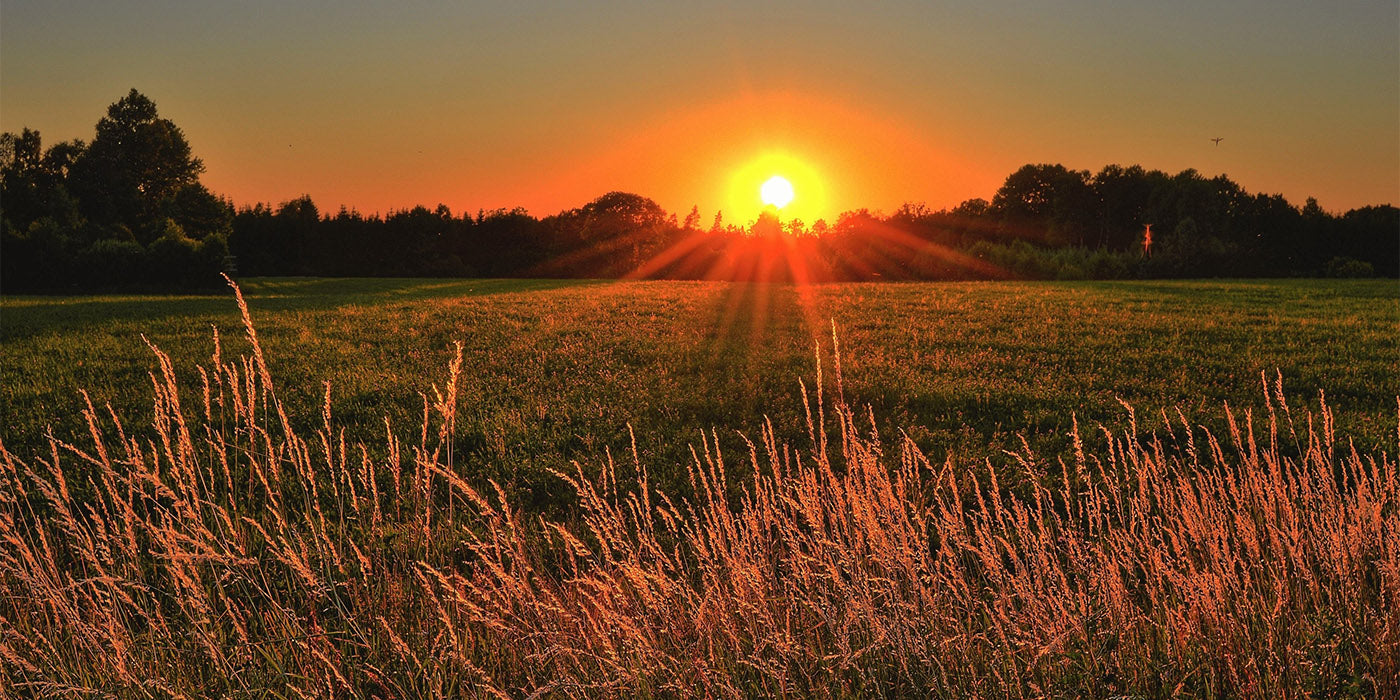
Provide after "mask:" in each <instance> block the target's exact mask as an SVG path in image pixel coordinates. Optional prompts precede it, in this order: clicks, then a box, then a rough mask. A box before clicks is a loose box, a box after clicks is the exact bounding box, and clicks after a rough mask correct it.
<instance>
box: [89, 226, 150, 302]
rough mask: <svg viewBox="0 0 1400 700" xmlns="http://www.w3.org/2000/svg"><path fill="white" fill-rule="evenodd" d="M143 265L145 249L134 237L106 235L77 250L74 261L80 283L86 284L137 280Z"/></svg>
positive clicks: (102, 285)
mask: <svg viewBox="0 0 1400 700" xmlns="http://www.w3.org/2000/svg"><path fill="white" fill-rule="evenodd" d="M145 265H146V251H145V249H144V248H142V247H141V244H140V243H137V242H136V241H123V240H116V239H111V238H106V239H103V240H100V241H97V242H96V243H93V244H92V245H90V246H88V247H86V248H84V249H82V250H81V251H79V252H78V258H77V261H76V263H75V266H76V267H77V276H78V281H79V283H80V284H81V285H82V286H84V287H88V288H97V289H110V288H113V287H119V286H122V285H126V284H131V283H132V282H135V281H137V280H139V279H140V278H141V276H142V274H143V272H144V268H145Z"/></svg>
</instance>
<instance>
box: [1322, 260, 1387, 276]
mask: <svg viewBox="0 0 1400 700" xmlns="http://www.w3.org/2000/svg"><path fill="white" fill-rule="evenodd" d="M1326 274H1327V276H1328V277H1375V276H1376V268H1374V267H1372V265H1371V263H1368V262H1366V261H1364V260H1357V259H1355V258H1345V257H1336V258H1332V259H1331V260H1329V261H1327V270H1326Z"/></svg>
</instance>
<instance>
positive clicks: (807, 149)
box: [0, 0, 1400, 224]
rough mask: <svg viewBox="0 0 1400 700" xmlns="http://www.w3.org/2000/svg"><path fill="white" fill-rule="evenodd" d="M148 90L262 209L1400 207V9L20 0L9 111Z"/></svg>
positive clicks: (215, 168)
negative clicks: (1192, 192)
mask: <svg viewBox="0 0 1400 700" xmlns="http://www.w3.org/2000/svg"><path fill="white" fill-rule="evenodd" d="M132 87H135V88H137V89H138V90H140V91H142V92H143V93H145V94H146V95H147V96H148V97H150V98H151V99H153V100H154V101H155V102H156V104H157V106H158V107H159V109H160V112H161V114H162V116H165V117H167V118H169V119H172V120H174V121H175V123H176V124H178V125H180V126H181V127H182V128H183V129H184V131H185V134H186V136H187V137H188V139H189V141H190V143H191V145H192V146H193V148H194V151H195V154H196V155H197V156H199V157H201V158H202V159H203V160H204V162H205V164H206V166H207V168H208V169H207V172H206V173H205V175H204V182H205V184H207V185H208V186H209V187H210V188H211V189H213V190H214V191H215V192H218V193H220V194H223V195H226V196H228V197H231V198H232V199H233V200H234V201H235V202H236V203H238V204H240V205H241V204H248V203H254V202H269V203H273V204H276V203H279V202H282V201H285V200H287V199H290V198H292V197H295V196H298V195H300V194H303V193H305V194H309V195H311V196H312V197H313V198H314V199H315V201H316V202H317V204H318V205H319V206H320V208H321V209H322V211H334V210H336V209H337V208H338V207H339V206H340V205H346V206H348V207H351V208H354V209H358V210H359V211H361V212H364V213H374V212H387V211H389V210H392V209H399V208H405V207H409V206H412V205H414V204H420V203H421V204H427V205H429V206H431V205H434V204H437V203H439V202H441V203H445V204H447V205H448V206H450V207H452V209H453V210H454V211H463V210H467V211H475V210H477V209H481V208H485V209H493V208H496V207H515V206H524V207H526V208H527V209H529V210H530V211H531V213H533V214H536V215H546V214H552V213H555V212H558V211H560V210H562V209H565V208H570V207H575V206H580V205H582V204H583V203H585V202H587V201H588V200H590V199H592V198H594V197H596V196H597V195H600V194H602V193H604V192H607V191H609V190H627V191H631V192H636V193H639V194H643V195H646V196H649V197H652V198H654V199H656V200H657V201H658V202H659V203H661V205H662V206H664V207H666V208H667V209H669V210H672V211H676V212H678V213H679V214H682V215H683V214H684V213H685V212H687V211H689V209H690V207H691V205H698V206H699V207H700V209H701V212H702V215H703V216H704V222H703V223H705V224H708V223H709V220H710V217H712V216H713V214H714V211H715V210H716V209H723V210H724V211H725V216H726V220H728V221H731V222H741V221H742V220H744V219H751V218H752V217H753V216H754V214H755V213H756V211H757V210H758V207H759V202H758V192H757V186H758V183H759V182H761V181H762V180H763V179H766V178H767V177H768V175H769V174H771V173H772V172H781V173H782V174H786V175H788V176H789V177H790V178H791V179H792V180H793V182H794V185H795V186H796V188H797V197H798V199H797V200H796V201H794V203H793V205H792V206H791V207H790V208H789V210H788V211H785V212H784V213H785V214H786V215H788V216H800V217H802V218H805V219H806V220H808V221H811V220H813V219H815V218H817V217H818V216H824V217H827V218H833V217H834V215H835V214H837V213H839V212H840V211H843V210H847V209H852V208H857V207H869V208H871V209H879V210H884V211H891V210H893V209H894V208H896V207H898V206H899V205H900V204H901V203H903V202H906V201H910V202H925V203H927V204H928V205H929V206H931V207H933V208H941V207H945V206H954V205H956V204H957V203H958V202H960V201H962V200H965V199H968V198H972V197H984V198H988V199H990V198H991V196H992V194H993V193H994V192H995V191H996V188H997V187H998V186H999V185H1000V184H1001V182H1002V180H1003V179H1004V178H1005V177H1006V175H1007V174H1009V173H1010V172H1012V171H1013V170H1015V169H1016V168H1017V167H1019V166H1021V165H1023V164H1026V163H1040V162H1051V163H1063V164H1065V165H1066V166H1069V167H1072V168H1077V169H1088V170H1093V171H1097V170H1098V169H1099V168H1100V167H1102V166H1103V165H1105V164H1107V163H1120V164H1124V165H1127V164H1134V163H1137V164H1141V165H1143V166H1145V167H1148V168H1158V169H1162V170H1166V171H1168V172H1177V171H1179V170H1182V169H1185V168H1196V169H1197V170H1199V171H1201V172H1202V173H1204V174H1206V175H1217V174H1221V173H1224V174H1227V175H1229V176H1230V177H1231V178H1232V179H1234V180H1235V181H1237V182H1239V183H1240V184H1241V185H1243V186H1244V187H1245V188H1246V189H1248V190H1250V191H1252V192H1265V193H1281V194H1283V195H1285V196H1287V197H1288V198H1289V200H1290V201H1293V202H1294V203H1295V204H1302V202H1303V200H1304V199H1305V198H1306V197H1308V196H1315V197H1317V198H1318V200H1319V201H1320V202H1321V204H1322V206H1323V208H1325V209H1327V210H1329V211H1343V210H1346V209H1349V208H1353V207H1357V206H1362V205H1366V204H1382V203H1400V3H1397V2H1394V1H1393V0H1390V1H1383V2H1347V1H1343V2H1325V3H1324V2H1295V1H1293V0H1272V1H1249V2H1232V3H1222V4H1217V3H1216V2H1194V1H1188V2H1175V1H1173V2H1123V1H1119V2H1107V1H1104V2H1054V3H1051V2H1045V3H1031V2H1007V1H990V0H984V1H982V2H965V3H964V2H952V3H950V2H885V3H870V4H864V3H862V4H856V3H844V2H840V3H838V2H785V3H748V2H739V3H716V2H693V3H669V2H666V3H662V2H618V3H610V4H608V5H606V6H593V7H588V6H583V4H582V3H541V2H510V3H492V4H489V5H488V4H481V5H478V4H470V5H463V4H460V3H448V2H395V3H392V4H391V3H382V4H381V3H375V4H371V3H362V2H350V1H337V2H314V3H313V2H303V3H292V2H286V1H272V2H264V1H255V2H236V3H235V2H198V1H192V0H185V1H181V2H154V1H149V0H143V1H139V2H120V3H118V2H63V1H61V0H50V1H47V2H25V1H21V0H6V1H5V2H4V4H3V6H0V129H3V130H5V131H17V130H19V129H20V128H21V127H25V126H28V127H31V128H37V129H39V130H40V131H41V132H42V133H43V135H44V137H45V141H46V143H53V142H55V141H57V140H64V139H70V138H84V139H90V138H91V137H92V134H93V127H94V124H95V123H96V122H97V120H98V118H100V117H101V116H102V115H103V113H104V111H105V109H106V107H107V105H109V104H111V103H112V102H114V101H115V100H117V99H118V98H120V97H122V96H123V95H124V94H125V93H126V91H127V90H128V89H130V88H132ZM1216 136H1219V137H1223V138H1224V140H1223V141H1222V142H1221V143H1220V145H1219V146H1215V145H1213V144H1212V143H1211V141H1210V140H1209V139H1210V138H1212V137H1216ZM751 180H752V182H751Z"/></svg>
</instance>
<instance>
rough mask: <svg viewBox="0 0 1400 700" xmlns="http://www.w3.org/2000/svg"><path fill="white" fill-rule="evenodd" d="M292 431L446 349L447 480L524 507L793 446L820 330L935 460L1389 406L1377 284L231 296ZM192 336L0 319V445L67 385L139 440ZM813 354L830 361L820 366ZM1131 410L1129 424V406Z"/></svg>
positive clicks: (449, 289)
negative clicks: (623, 466)
mask: <svg viewBox="0 0 1400 700" xmlns="http://www.w3.org/2000/svg"><path fill="white" fill-rule="evenodd" d="M245 292H246V293H247V294H248V300H249V304H250V305H251V307H252V309H253V311H254V313H256V314H257V317H258V320H259V326H260V331H261V333H262V339H263V343H264V344H265V346H266V348H267V350H268V356H269V357H270V358H271V360H270V368H269V369H270V371H271V374H272V376H273V377H274V378H275V379H277V380H279V381H280V382H281V383H282V385H283V394H282V396H281V398H282V399H283V401H285V402H286V404H287V405H288V407H289V409H290V410H291V413H292V414H293V416H297V417H300V416H305V417H307V420H306V422H303V423H299V424H298V425H296V426H295V427H296V428H297V429H299V430H312V429H314V428H315V427H317V425H318V422H319V421H318V419H317V418H316V417H317V416H318V415H319V408H320V404H321V401H322V398H323V393H324V389H323V386H322V382H323V381H329V382H330V383H331V385H332V389H333V396H332V399H333V406H334V410H335V413H336V416H337V417H338V419H339V421H340V422H341V424H342V425H344V426H346V427H347V428H348V429H349V431H350V432H349V437H350V438H352V439H358V440H362V441H365V442H366V443H367V444H369V445H370V449H371V450H372V451H378V450H380V447H379V445H378V443H379V442H380V435H381V434H382V432H383V417H384V416H386V415H387V416H389V418H390V419H391V422H392V425H394V426H396V427H404V428H408V427H410V426H414V425H417V424H418V423H420V422H421V415H422V408H423V400H422V398H421V396H422V395H423V394H430V393H431V383H432V381H433V379H434V378H435V377H437V376H438V375H439V373H440V371H441V368H442V367H443V366H444V365H445V364H446V363H447V361H448V360H449V359H450V358H451V355H452V353H453V342H454V341H459V342H461V343H462V345H463V354H464V364H463V375H462V377H461V379H460V382H461V387H460V391H461V395H462V408H461V412H462V417H461V420H459V421H458V423H457V427H456V431H455V433H454V435H453V437H452V440H453V449H454V454H455V455H456V459H457V461H458V463H459V464H462V465H466V467H465V468H466V469H467V470H468V471H469V472H470V473H471V474H472V475H474V476H476V477H480V478H494V479H496V480H497V481H499V482H500V483H502V484H503V485H504V486H506V487H507V488H509V489H510V490H511V491H512V493H519V494H522V496H521V497H522V501H523V505H524V506H525V507H527V508H530V509H533V510H539V509H549V508H553V507H555V506H557V505H559V504H561V503H567V502H571V501H572V497H571V496H570V495H569V494H568V493H567V492H565V491H562V490H561V489H560V487H559V482H558V480H557V479H554V478H553V477H552V476H551V475H550V473H549V471H550V470H561V469H567V468H568V466H569V463H570V460H572V459H575V458H580V459H586V458H591V457H593V456H595V455H597V454H599V453H601V452H602V451H603V450H604V449H611V450H613V451H614V452H620V451H622V450H624V449H627V448H629V446H630V444H631V443H630V438H629V436H628V432H627V428H628V426H629V425H630V426H631V427H632V428H633V429H634V430H635V432H636V435H637V440H638V442H637V447H638V449H639V451H640V453H641V455H642V457H643V458H645V459H647V460H648V461H651V462H653V463H656V464H658V465H669V466H666V467H663V468H662V469H661V473H658V474H656V475H655V478H656V479H657V480H658V483H659V484H661V485H664V486H666V487H668V488H671V489H676V490H679V491H684V490H685V489H687V488H688V485H687V484H686V483H685V479H684V470H683V469H682V468H681V467H680V465H683V464H684V463H685V462H686V461H687V460H688V459H689V452H688V448H687V445H689V444H690V443H693V442H695V441H696V440H697V439H698V432H699V431H701V430H705V429H710V428H716V429H718V430H719V432H720V435H721V436H722V437H723V439H724V440H726V441H730V440H731V438H730V437H729V436H731V435H732V434H733V433H732V431H733V430H740V429H751V428H752V427H753V426H756V425H760V424H762V423H763V421H764V420H765V419H766V418H771V419H772V421H773V423H774V426H775V430H776V431H777V435H778V437H779V438H780V439H783V440H785V441H789V442H793V441H796V440H798V439H799V438H802V437H804V428H802V425H803V421H802V416H801V415H800V411H799V410H798V409H799V407H800V402H799V401H797V396H796V390H795V386H796V385H795V382H794V378H795V377H810V376H812V375H813V373H814V371H815V366H814V361H815V360H814V352H813V350H814V343H815V338H819V337H829V336H830V329H831V325H830V324H831V323H833V322H834V323H835V325H836V327H837V328H838V329H839V332H840V334H841V337H842V338H843V340H844V341H845V342H846V343H847V344H848V345H849V346H850V347H851V348H852V351H851V352H850V353H848V355H847V357H846V358H845V361H846V369H847V374H848V381H847V383H846V387H845V388H846V392H847V393H846V396H847V399H848V401H849V402H850V403H851V404H852V405H858V406H861V405H867V404H868V405H871V406H872V407H873V408H874V409H875V415H876V416H877V417H878V420H879V421H880V423H881V427H882V429H885V430H886V431H891V430H895V429H904V430H906V431H908V434H909V436H910V437H911V438H912V439H913V440H914V441H915V443H916V444H917V445H918V446H919V447H920V448H921V449H923V450H925V451H928V452H929V453H930V454H931V455H932V456H933V457H934V458H935V459H936V460H939V461H941V460H942V459H943V458H944V457H946V456H947V455H949V454H953V455H956V456H959V457H962V458H966V459H969V460H976V459H978V458H980V457H983V456H997V455H1000V454H1001V450H1004V449H1016V448H1018V447H1019V446H1020V444H1021V443H1020V438H1021V435H1022V434H1024V435H1025V436H1026V437H1027V438H1028V439H1029V440H1030V443H1031V446H1032V447H1034V448H1036V449H1038V450H1040V451H1044V452H1047V453H1060V452H1063V451H1064V450H1065V449H1067V448H1068V447H1069V440H1068V438H1067V437H1066V434H1067V433H1068V431H1069V429H1070V426H1071V419H1072V418H1073V417H1075V416H1077V417H1078V419H1079V420H1080V422H1081V423H1082V424H1084V425H1094V424H1096V423H1099V422H1104V423H1112V422H1114V421H1117V420H1119V419H1120V418H1121V416H1122V408H1121V406H1120V404H1119V399H1120V398H1121V399H1123V400H1126V401H1128V402H1130V403H1132V404H1133V405H1136V406H1140V407H1143V408H1144V409H1145V410H1144V415H1143V416H1142V423H1143V427H1144V429H1160V428H1161V426H1162V419H1161V416H1160V414H1159V413H1158V411H1156V410H1155V409H1158V408H1172V407H1178V406H1179V407H1181V408H1182V409H1183V411H1184V412H1185V414H1186V416H1187V417H1188V419H1189V420H1191V421H1194V422H1201V423H1204V424H1206V425H1209V426H1211V427H1212V428H1214V429H1216V430H1217V431H1221V430H1223V428H1224V426H1223V425H1222V424H1221V423H1220V419H1219V416H1218V413H1219V411H1218V409H1219V407H1220V406H1221V405H1222V404H1224V403H1225V402H1229V403H1230V404H1231V405H1232V406H1234V407H1236V408H1245V407H1251V406H1254V407H1257V406H1258V404H1259V401H1258V395H1259V388H1260V377H1261V375H1264V376H1267V377H1269V378H1270V379H1271V380H1272V379H1273V378H1274V377H1275V376H1276V372H1281V373H1282V375H1283V377H1284V381H1285V389H1286V391H1287V392H1288V393H1289V394H1290V395H1292V396H1294V397H1301V398H1302V399H1314V398H1316V397H1317V396H1318V392H1319V391H1321V390H1324V389H1325V390H1326V392H1327V398H1328V401H1329V403H1330V404H1331V405H1332V406H1334V407H1335V408H1336V409H1337V412H1338V416H1339V418H1338V420H1339V421H1341V424H1340V426H1339V429H1340V432H1341V433H1342V434H1344V435H1346V436H1347V437H1348V438H1349V439H1353V440H1355V441H1356V442H1357V446H1358V448H1359V449H1361V450H1362V451H1363V452H1370V451H1374V450H1375V449H1378V448H1380V447H1383V446H1385V445H1389V444H1390V439H1391V437H1392V435H1393V432H1392V431H1393V428H1394V426H1393V425H1392V421H1391V419H1392V418H1393V411H1394V408H1395V403H1394V397H1395V396H1396V395H1397V394H1400V373H1397V371H1396V369H1395V368H1396V367H1397V365H1400V345H1397V343H1396V342H1395V339H1394V331H1395V327H1396V325H1397V323H1398V322H1400V288H1397V286H1396V285H1395V283H1394V282H1393V281H1386V280H1365V281H1330V280H1287V281H1240V282H1215V281H1207V282H1161V283H1150V282H1128V283H1063V284H1061V283H953V284H876V285H860V284H857V285H829V286H819V287H815V288H813V289H811V290H810V291H809V292H803V291H801V290H799V289H796V288H793V287H786V286H767V285H742V284H741V285H734V284H721V283H702V282H629V283H616V282H577V281H499V280H498V281H492V280H311V279H306V280H298V279H266V280H254V281H252V282H249V283H247V284H246V286H245ZM211 326H213V327H216V328H217V329H218V330H220V331H222V332H223V333H224V336H225V342H226V352H228V353H229V354H234V353H246V352H247V351H248V347H247V345H246V343H244V342H243V341H242V340H241V334H240V332H239V330H238V329H239V322H238V318H237V314H236V312H235V311H234V310H233V309H232V306H231V304H230V303H229V298H228V296H227V295H226V294H223V295H211V296H207V297H199V296H196V297H189V296H172V297H149V296H141V297H120V296H97V297H69V298H54V297H23V298H5V299H0V403H3V405H4V409H3V410H4V418H5V420H4V422H3V426H0V437H3V439H4V440H5V443H6V444H7V445H8V446H10V447H11V449H14V450H18V449H21V448H25V449H27V450H29V451H33V450H38V449H43V448H44V446H45V444H46V443H45V440H44V433H45V430H46V429H47V428H49V427H52V429H53V430H54V432H55V434H57V435H59V436H65V435H71V434H73V433H74V432H75V431H81V430H83V426H82V424H81V419H80V417H79V414H78V410H77V409H78V407H79V405H80V400H79V398H78V395H77V391H78V389H80V388H84V389H87V390H89V391H90V392H91V394H92V398H93V401H94V402H95V404H96V405H97V406H99V407H101V406H102V405H103V404H105V403H111V404H112V405H113V407H114V408H115V409H116V410H117V412H118V413H119V414H120V415H122V416H125V417H127V419H128V421H129V424H130V425H133V426H144V425H149V422H150V419H151V408H150V402H149V394H150V390H151V389H150V386H151V382H150V379H149V378H148V374H149V372H151V371H152V370H153V369H155V365H154V363H153V361H152V358H151V356H150V353H149V352H148V350H147V348H146V345H145V343H143V342H142V336H144V337H146V338H148V339H149V340H150V341H151V342H153V343H155V344H157V345H158V346H160V347H162V348H166V349H167V350H168V351H169V352H170V353H171V354H172V358H173V360H174V364H175V368H176V372H177V373H178V374H179V376H180V377H181V378H182V379H183V380H185V381H193V380H195V379H196V378H197V377H196V375H195V374H194V370H193V368H194V366H195V365H196V364H197V363H203V362H207V361H208V357H209V355H210V353H211V351H212V344H211V342H210V334H211ZM828 360H830V358H828ZM1146 409H1152V410H1146Z"/></svg>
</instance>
